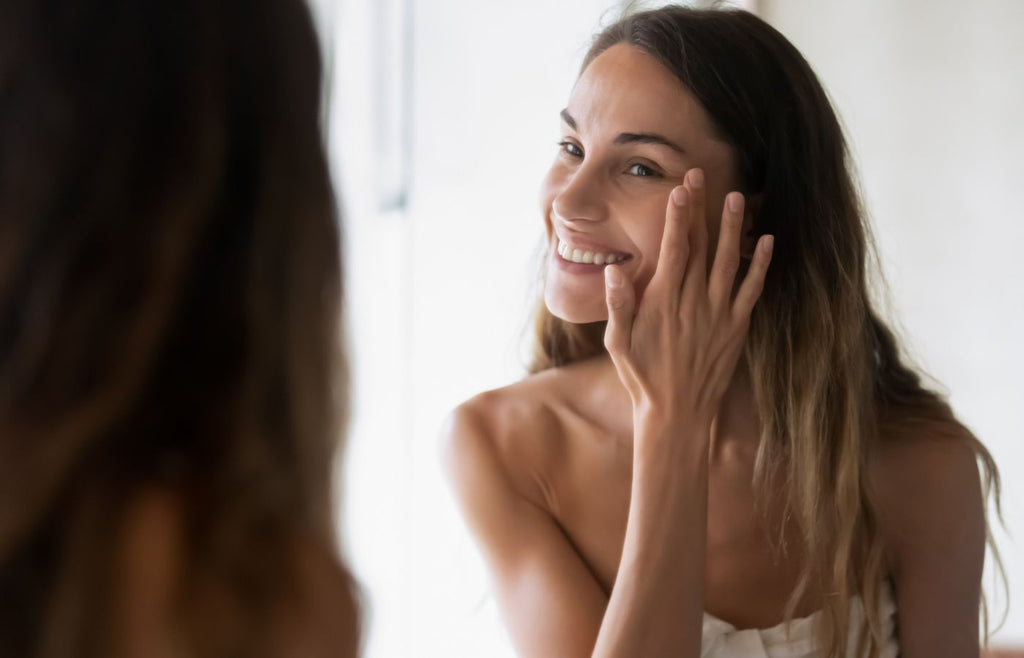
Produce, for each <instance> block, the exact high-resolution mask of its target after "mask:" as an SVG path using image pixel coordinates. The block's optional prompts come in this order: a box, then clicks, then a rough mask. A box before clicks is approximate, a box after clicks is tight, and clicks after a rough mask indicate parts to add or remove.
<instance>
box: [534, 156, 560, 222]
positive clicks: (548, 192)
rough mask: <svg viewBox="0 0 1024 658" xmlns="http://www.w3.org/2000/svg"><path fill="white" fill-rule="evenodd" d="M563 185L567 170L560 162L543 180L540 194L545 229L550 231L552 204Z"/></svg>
mask: <svg viewBox="0 0 1024 658" xmlns="http://www.w3.org/2000/svg"><path fill="white" fill-rule="evenodd" d="M563 187H565V172H564V171H562V168H561V167H559V166H558V163H555V164H552V165H551V168H550V169H548V173H547V174H546V175H545V176H544V179H543V180H541V183H540V193H539V195H538V200H539V202H540V209H541V212H542V213H543V216H544V224H545V230H547V231H548V232H549V233H550V230H551V218H550V213H551V206H552V204H553V203H554V201H555V197H557V196H558V194H559V192H561V191H562V188H563Z"/></svg>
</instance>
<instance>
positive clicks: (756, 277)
mask: <svg viewBox="0 0 1024 658" xmlns="http://www.w3.org/2000/svg"><path fill="white" fill-rule="evenodd" d="M774 249H775V237H774V236H771V235H762V236H761V238H760V239H759V240H758V241H757V247H756V248H755V249H754V257H753V258H752V259H751V261H750V268H749V269H748V270H747V275H746V277H744V279H743V283H742V284H741V285H740V289H739V292H737V293H736V300H735V301H734V302H733V314H734V315H735V316H736V317H737V318H739V319H746V318H748V317H750V313H751V311H753V310H754V304H755V303H757V300H758V298H760V297H761V291H762V290H763V289H764V279H765V276H766V275H767V273H768V264H769V263H771V260H772V252H773V251H774Z"/></svg>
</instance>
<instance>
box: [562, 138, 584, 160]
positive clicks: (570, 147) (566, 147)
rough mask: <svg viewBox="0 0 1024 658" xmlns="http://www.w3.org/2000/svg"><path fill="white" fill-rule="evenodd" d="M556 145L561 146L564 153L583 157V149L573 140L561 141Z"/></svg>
mask: <svg viewBox="0 0 1024 658" xmlns="http://www.w3.org/2000/svg"><path fill="white" fill-rule="evenodd" d="M558 146H560V147H561V149H562V151H563V152H564V153H565V154H566V155H570V156H572V157H574V158H582V157H583V149H581V148H580V147H579V145H577V144H576V143H575V142H568V141H561V142H558Z"/></svg>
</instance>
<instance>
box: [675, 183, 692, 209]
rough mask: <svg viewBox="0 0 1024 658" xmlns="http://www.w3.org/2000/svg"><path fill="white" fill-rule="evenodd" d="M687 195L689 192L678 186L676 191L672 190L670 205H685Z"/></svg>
mask: <svg viewBox="0 0 1024 658" xmlns="http://www.w3.org/2000/svg"><path fill="white" fill-rule="evenodd" d="M688 194H689V192H687V191H686V188H685V187H683V186H682V185H680V186H679V187H677V188H676V189H674V190H672V203H674V204H676V205H677V206H683V205H686V197H687V195H688Z"/></svg>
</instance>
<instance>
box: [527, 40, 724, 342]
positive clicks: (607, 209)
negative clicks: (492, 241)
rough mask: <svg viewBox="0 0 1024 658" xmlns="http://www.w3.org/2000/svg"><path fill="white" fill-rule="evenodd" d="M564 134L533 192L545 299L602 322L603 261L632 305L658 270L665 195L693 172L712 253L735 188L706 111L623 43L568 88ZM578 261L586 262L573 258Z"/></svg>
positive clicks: (574, 316) (559, 311)
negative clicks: (544, 257)
mask: <svg viewBox="0 0 1024 658" xmlns="http://www.w3.org/2000/svg"><path fill="white" fill-rule="evenodd" d="M562 136H563V137H562V144H561V145H560V147H559V152H558V155H557V157H556V158H555V161H554V163H553V164H552V165H551V170H550V171H549V172H548V175H547V176H546V177H545V179H544V184H543V187H542V188H541V202H542V207H543V212H544V224H545V229H546V232H547V240H548V248H549V254H548V256H549V257H548V261H547V263H548V264H547V277H546V280H545V287H544V301H545V303H546V304H547V307H548V309H549V310H550V311H551V312H552V313H553V314H554V315H555V316H557V317H559V318H562V319H563V320H567V321H569V322H595V321H598V320H606V319H607V318H608V311H607V307H606V306H605V298H604V272H603V270H604V265H605V264H607V262H608V261H609V260H612V261H613V262H618V263H619V265H620V267H621V268H622V271H623V272H624V274H625V275H626V276H627V277H628V278H629V279H630V280H632V282H633V286H634V287H635V289H636V292H637V298H638V299H639V296H640V295H641V294H642V293H643V290H644V288H646V287H647V283H648V282H649V281H650V279H651V275H653V274H654V270H655V268H656V266H657V260H658V253H659V249H660V247H661V233H662V230H663V228H664V226H665V209H666V207H667V204H668V198H669V194H670V193H671V192H672V189H673V188H675V187H676V186H677V185H681V184H682V183H683V178H684V176H685V174H686V172H687V171H688V170H690V169H691V168H694V167H699V168H701V169H702V170H703V171H704V180H705V188H706V190H707V217H706V218H705V219H706V221H707V223H708V237H709V241H708V242H709V245H708V246H709V250H712V251H710V253H712V254H713V253H714V251H713V249H714V248H715V245H716V244H717V242H718V240H717V238H718V229H719V220H720V217H721V214H722V204H723V203H724V201H725V195H726V193H727V192H729V191H730V190H732V189H735V181H734V180H733V160H732V153H731V149H730V148H729V146H727V145H726V144H725V143H724V142H722V141H719V140H718V139H716V138H715V137H713V136H712V131H711V121H710V119H709V118H708V116H707V113H706V112H705V111H704V109H703V108H702V107H701V106H700V104H699V103H698V102H697V100H696V99H695V98H694V97H693V95H692V94H690V92H689V91H688V90H687V89H686V87H685V86H684V85H683V84H682V83H681V82H680V81H679V79H678V78H676V77H675V76H674V75H673V74H672V73H671V72H670V71H669V70H668V69H666V68H665V67H663V66H662V65H661V64H660V63H659V62H658V61H657V60H655V59H654V58H653V57H651V56H650V55H648V54H646V53H644V52H643V51H641V50H639V49H637V48H635V47H633V46H631V45H628V44H624V43H620V44H617V45H615V46H612V47H611V48H609V49H608V50H606V51H604V52H603V53H602V54H601V55H599V56H598V57H597V58H596V59H594V61H593V62H591V64H590V66H588V67H587V69H586V70H585V71H584V72H583V74H582V75H581V76H580V78H579V80H578V81H577V82H576V86H575V87H574V88H573V91H572V95H571V97H570V99H569V105H568V107H567V108H566V109H565V110H564V111H563V112H562ZM566 250H567V251H566ZM574 250H578V251H579V253H578V254H575V256H574ZM560 252H561V253H560ZM587 252H589V254H590V255H588V254H587ZM581 259H582V260H584V261H587V260H590V261H591V262H590V263H587V262H582V263H579V262H574V260H581ZM709 263H710V260H709Z"/></svg>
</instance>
